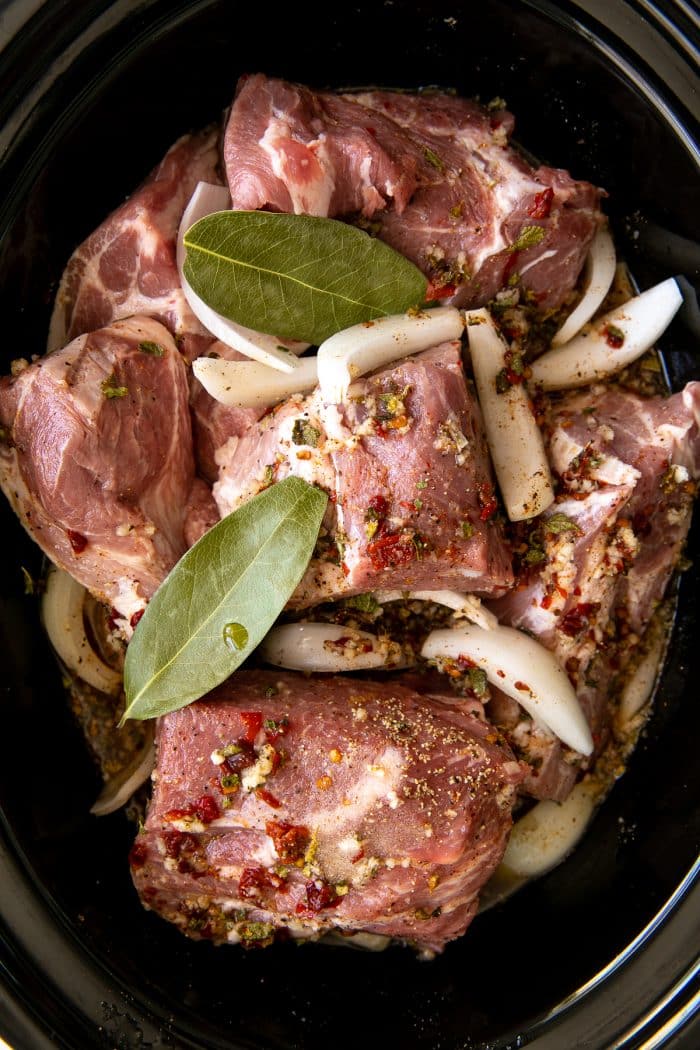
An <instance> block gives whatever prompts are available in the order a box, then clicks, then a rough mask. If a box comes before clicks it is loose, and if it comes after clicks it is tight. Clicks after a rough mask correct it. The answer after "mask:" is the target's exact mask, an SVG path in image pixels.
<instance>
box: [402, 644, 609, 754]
mask: <svg viewBox="0 0 700 1050" xmlns="http://www.w3.org/2000/svg"><path fill="white" fill-rule="evenodd" d="M421 656H423V657H424V658H425V659H426V660H438V659H440V658H441V657H443V658H447V659H452V660H457V659H458V658H459V657H460V656H466V657H468V658H469V659H470V660H473V661H474V663H475V664H476V665H477V666H478V667H481V668H483V670H484V671H485V672H486V677H487V678H488V680H489V682H491V684H492V685H495V686H498V688H499V689H501V690H502V691H503V692H504V693H506V694H507V695H508V696H510V697H512V699H513V700H516V701H517V702H518V703H519V704H520V705H521V707H523V708H524V709H525V710H526V711H527V713H528V714H529V715H531V716H532V718H534V719H536V720H537V721H538V722H541V723H542V724H543V725H544V726H546V727H547V729H549V730H550V731H551V732H552V733H554V734H555V735H556V736H558V737H559V739H560V740H562V741H563V742H564V743H565V744H566V745H567V746H568V747H571V748H573V749H574V751H580V752H581V753H582V754H584V755H590V754H591V752H592V751H593V739H592V737H591V731H590V729H589V727H588V722H587V721H586V718H585V715H584V713H583V711H582V710H581V705H580V704H579V702H578V698H577V696H576V693H575V692H574V689H573V686H572V685H571V682H570V681H569V679H568V677H567V675H566V672H565V671H564V670H563V669H562V668H561V667H560V666H559V664H558V663H557V660H556V658H555V657H554V655H553V654H552V653H550V652H549V650H548V649H545V647H544V646H543V645H541V644H540V643H539V642H537V641H535V639H534V638H530V637H529V636H528V635H526V634H525V633H524V632H523V631H517V630H515V629H514V628H512V627H503V626H501V625H500V624H499V625H498V626H497V627H494V628H493V629H492V630H490V631H484V630H483V629H482V628H481V627H466V626H465V627H459V628H454V629H453V630H441V631H432V632H431V633H430V634H429V635H428V637H427V638H426V640H425V643H424V645H423V649H422V650H421Z"/></svg>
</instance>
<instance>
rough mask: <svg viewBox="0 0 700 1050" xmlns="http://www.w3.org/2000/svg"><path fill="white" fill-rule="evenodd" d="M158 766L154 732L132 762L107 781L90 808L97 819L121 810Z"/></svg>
mask: <svg viewBox="0 0 700 1050" xmlns="http://www.w3.org/2000/svg"><path fill="white" fill-rule="evenodd" d="M155 764H156V748H155V744H154V742H153V730H152V729H151V733H150V739H149V740H148V741H147V743H146V744H145V745H144V746H143V748H142V749H141V750H140V751H139V752H138V753H137V754H136V755H135V757H134V759H133V761H132V762H130V763H129V765H128V766H127V767H126V768H125V769H122V770H121V771H120V772H119V773H117V775H116V776H114V777H112V778H111V779H110V780H108V781H107V783H106V784H105V786H104V787H103V789H102V791H101V792H100V794H99V795H98V797H97V799H96V800H95V802H94V803H93V805H92V806H91V807H90V812H91V813H92V814H94V816H96V817H104V816H106V815H107V814H108V813H114V812H115V810H117V809H121V807H122V806H123V805H125V804H126V803H127V802H128V801H129V799H130V798H131V796H132V795H133V793H134V792H135V791H137V790H138V789H139V788H140V787H141V785H142V784H145V783H146V781H147V780H148V778H149V777H150V775H151V773H152V772H153V769H154V768H155Z"/></svg>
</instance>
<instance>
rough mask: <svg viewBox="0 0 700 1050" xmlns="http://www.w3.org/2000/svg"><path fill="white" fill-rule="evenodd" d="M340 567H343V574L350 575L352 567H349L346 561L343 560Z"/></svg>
mask: <svg viewBox="0 0 700 1050" xmlns="http://www.w3.org/2000/svg"><path fill="white" fill-rule="evenodd" d="M340 569H341V572H342V574H343V576H349V575H350V569H349V568H348V567H347V565H346V564H345V562H343V563H342V564H341V566H340Z"/></svg>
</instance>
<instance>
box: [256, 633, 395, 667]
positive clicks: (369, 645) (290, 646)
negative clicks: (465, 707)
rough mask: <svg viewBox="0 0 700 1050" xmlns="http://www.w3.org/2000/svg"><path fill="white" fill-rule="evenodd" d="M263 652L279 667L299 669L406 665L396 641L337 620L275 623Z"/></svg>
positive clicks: (270, 661)
mask: <svg viewBox="0 0 700 1050" xmlns="http://www.w3.org/2000/svg"><path fill="white" fill-rule="evenodd" d="M260 654H261V656H262V657H263V659H265V660H267V662H268V663H271V664H274V665H275V666H276V667H288V668H291V669H292V670H295V671H318V672H329V671H330V672H337V671H369V670H379V669H384V670H394V669H395V668H397V667H405V666H406V661H405V660H404V658H403V654H402V652H401V648H400V646H399V645H398V644H397V643H396V642H392V641H391V640H390V639H389V638H379V637H377V635H375V634H370V633H369V632H368V631H358V630H356V629H355V628H353V627H341V626H340V625H338V624H333V623H288V624H283V625H282V626H280V627H273V629H272V630H271V631H270V632H269V634H268V635H267V637H266V638H265V640H264V642H263V643H262V645H261V646H260Z"/></svg>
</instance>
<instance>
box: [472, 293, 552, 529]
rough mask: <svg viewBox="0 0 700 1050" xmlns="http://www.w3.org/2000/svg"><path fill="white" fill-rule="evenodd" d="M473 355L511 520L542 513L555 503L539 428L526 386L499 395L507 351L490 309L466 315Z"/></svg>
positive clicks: (488, 437)
mask: <svg viewBox="0 0 700 1050" xmlns="http://www.w3.org/2000/svg"><path fill="white" fill-rule="evenodd" d="M467 333H468V335H469V352H470V355H471V360H472V367H473V369H474V379H475V380H476V389H477V391H478V394H479V403H480V405H481V410H482V412H483V416H484V428H485V430H486V440H487V441H488V445H489V449H490V451H491V459H492V462H493V469H494V470H495V472H496V477H497V478H498V484H499V487H500V489H501V495H502V496H503V502H504V504H505V507H506V511H507V513H508V517H509V518H510V520H511V521H523V520H524V519H526V518H534V517H535V516H536V515H537V514H541V513H542V511H544V510H546V509H547V507H549V505H550V504H551V503H552V502H553V501H554V490H553V488H552V477H551V474H550V470H549V463H548V461H547V454H546V452H545V449H544V442H543V440H542V435H541V433H540V429H539V427H538V426H537V423H536V421H535V417H534V416H533V414H532V409H531V408H530V402H529V399H528V394H527V391H526V390H525V387H524V386H523V385H522V384H519V385H514V386H510V387H508V389H507V390H506V391H504V392H503V393H502V394H499V392H498V390H497V389H496V377H497V375H498V373H499V372H500V371H501V369H502V368H504V366H505V353H506V350H507V347H506V345H505V343H504V342H503V340H502V339H501V336H500V335H499V333H498V330H497V328H496V326H495V324H494V323H493V320H492V318H491V316H490V314H489V313H488V311H487V310H471V311H469V313H468V314H467Z"/></svg>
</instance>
